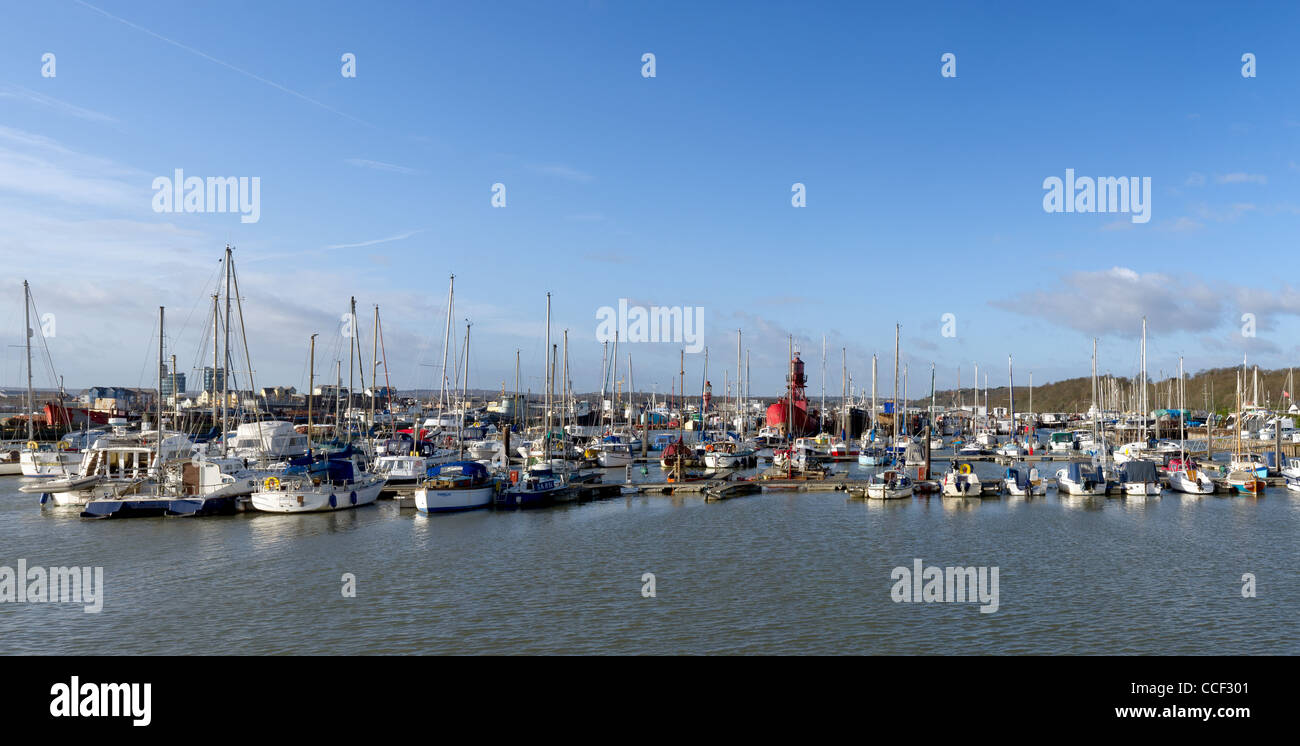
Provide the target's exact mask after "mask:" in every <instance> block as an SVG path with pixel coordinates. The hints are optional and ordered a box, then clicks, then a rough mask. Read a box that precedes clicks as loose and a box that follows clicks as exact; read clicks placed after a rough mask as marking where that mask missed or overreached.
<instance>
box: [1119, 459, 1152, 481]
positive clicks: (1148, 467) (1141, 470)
mask: <svg viewBox="0 0 1300 746" xmlns="http://www.w3.org/2000/svg"><path fill="white" fill-rule="evenodd" d="M1120 470H1121V472H1122V474H1123V479H1124V481H1125V482H1130V483H1134V484H1136V483H1139V482H1159V481H1160V477H1159V475H1158V474H1156V465H1155V464H1153V463H1151V462H1150V461H1144V460H1142V459H1135V460H1133V461H1128V462H1125V463H1124V464H1122V465H1121V466H1120Z"/></svg>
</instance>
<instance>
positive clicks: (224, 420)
mask: <svg viewBox="0 0 1300 746" xmlns="http://www.w3.org/2000/svg"><path fill="white" fill-rule="evenodd" d="M225 270H226V318H225V321H224V326H223V328H222V331H223V337H224V339H223V341H222V345H221V455H222V456H223V457H224V456H226V455H227V453H228V451H229V448H230V439H229V438H227V437H226V432H227V431H228V430H229V429H230V425H229V410H230V244H226V266H225Z"/></svg>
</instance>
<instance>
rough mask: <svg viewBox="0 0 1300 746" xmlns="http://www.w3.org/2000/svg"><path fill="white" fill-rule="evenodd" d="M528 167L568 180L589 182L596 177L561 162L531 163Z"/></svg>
mask: <svg viewBox="0 0 1300 746" xmlns="http://www.w3.org/2000/svg"><path fill="white" fill-rule="evenodd" d="M528 169H529V170H531V171H536V172H537V173H540V174H547V175H550V176H558V177H560V178H561V179H567V180H569V181H579V182H589V181H595V179H596V177H595V176H592V175H591V174H589V173H587V172H586V171H581V170H579V169H576V168H573V167H572V166H567V165H565V164H563V163H532V164H529V165H528Z"/></svg>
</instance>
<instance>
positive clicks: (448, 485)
mask: <svg viewBox="0 0 1300 746" xmlns="http://www.w3.org/2000/svg"><path fill="white" fill-rule="evenodd" d="M496 490H497V481H496V480H495V479H493V478H492V476H491V475H490V474H489V473H488V470H487V467H486V466H484V465H483V464H480V463H478V462H477V461H452V462H450V463H446V464H439V465H437V466H435V467H433V468H432V469H430V470H429V477H428V479H426V480H425V481H424V482H423V483H421V485H420V486H419V487H418V488H417V489H416V490H415V509H416V510H418V511H420V512H421V513H446V512H451V511H457V510H473V509H475V508H486V507H488V506H489V505H491V504H492V497H493V495H494V494H495V493H496Z"/></svg>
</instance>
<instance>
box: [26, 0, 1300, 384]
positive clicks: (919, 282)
mask: <svg viewBox="0 0 1300 746" xmlns="http://www.w3.org/2000/svg"><path fill="white" fill-rule="evenodd" d="M1297 15H1300V13H1298V12H1297V10H1296V8H1295V7H1294V6H1288V5H1284V4H1276V5H1259V6H1249V7H1237V6H1228V5H1225V4H1200V3H1177V4H1163V3H1144V4H1141V5H1140V6H1139V7H1132V5H1131V4H1124V3H1115V4H1106V3H1096V4H1090V5H1089V6H1088V8H1087V10H1080V9H1072V10H1068V11H1066V10H1063V9H1060V8H1057V7H1049V6H1042V5H1039V4H1023V5H1018V6H1013V5H1011V4H1005V5H1000V6H993V7H990V6H987V5H984V4H978V5H977V4H971V3H925V4H900V5H888V6H885V5H875V4H870V5H869V4H865V3H818V4H789V3H749V4H745V5H743V6H738V5H732V4H722V3H698V2H696V3H685V2H665V3H654V4H649V5H647V4H636V3H621V2H574V3H566V2H550V3H523V2H501V3H491V4H488V3H382V4H367V3H341V2H322V3H312V4H300V3H258V2H242V3H241V2H233V3H232V2H225V3H185V4H177V3H167V2H130V3H127V2H115V1H113V0H98V1H97V2H94V3H92V4H89V5H88V4H86V3H80V2H75V1H73V0H53V1H51V2H47V3H24V4H13V5H11V6H10V7H8V8H7V9H6V22H5V24H4V25H3V26H0V195H3V199H2V200H0V224H3V225H5V227H6V229H5V230H4V231H0V257H3V258H4V259H5V266H6V267H8V268H10V271H8V272H6V273H5V277H4V279H3V280H0V282H3V285H4V289H5V297H8V298H10V302H9V303H7V304H6V309H5V310H4V311H0V324H3V325H4V326H3V327H2V329H3V331H2V332H0V334H3V335H4V337H5V338H6V348H5V349H6V352H5V353H4V354H5V358H4V371H3V375H2V376H0V382H3V383H4V385H6V386H13V385H15V384H18V383H19V382H20V379H21V375H20V372H21V364H20V362H19V354H18V351H17V350H16V349H15V348H13V347H11V346H10V345H15V344H20V343H21V326H22V322H21V311H22V303H21V300H20V297H21V291H20V286H21V279H22V277H26V278H28V279H29V280H30V281H31V282H32V287H33V291H34V293H35V295H36V299H37V302H38V304H39V305H40V310H41V311H42V312H49V313H54V314H55V317H56V320H57V333H56V335H55V337H54V338H53V339H51V340H49V346H50V351H51V354H52V356H53V358H54V362H55V366H56V368H57V370H58V371H59V373H61V374H63V375H64V376H65V379H66V382H67V384H68V386H69V387H81V386H88V385H92V384H108V383H115V384H123V385H149V384H150V383H151V381H150V380H149V376H150V375H151V374H150V373H149V371H150V370H151V369H152V355H154V354H155V353H154V352H153V350H154V349H155V348H154V345H153V343H151V342H150V341H149V340H150V336H151V335H152V334H153V329H154V327H155V318H156V312H157V306H159V305H164V306H167V307H168V314H169V323H168V335H167V336H168V339H167V342H168V348H169V353H171V352H174V353H175V354H176V355H177V357H178V360H179V361H180V366H181V368H182V370H186V369H193V368H194V367H196V366H201V365H202V364H204V362H205V361H204V359H203V357H202V355H203V350H204V349H205V347H206V345H205V340H204V338H203V321H204V318H205V316H204V304H205V303H206V302H207V293H209V292H210V290H211V283H212V282H213V281H214V279H215V277H214V272H215V271H216V268H217V264H216V262H217V260H218V258H219V257H220V255H221V251H222V249H223V247H224V245H225V244H226V243H227V242H228V243H231V244H233V245H234V246H235V247H236V263H237V266H238V267H239V269H240V276H241V288H242V290H243V295H244V297H245V303H246V305H245V311H246V314H247V318H248V320H249V323H250V325H251V329H250V335H249V342H250V345H251V347H252V357H253V361H254V367H255V368H256V371H257V382H258V383H259V384H265V385H271V384H282V385H297V386H299V388H302V387H303V386H304V385H305V383H306V375H305V358H306V345H307V336H308V335H309V334H311V333H312V332H320V333H321V334H322V338H321V339H322V341H323V342H322V349H321V354H320V355H319V356H318V360H317V362H318V375H332V371H333V364H332V363H331V362H329V360H330V359H331V356H335V357H336V356H337V355H338V348H339V347H340V345H339V344H338V341H337V340H338V336H337V328H338V319H339V315H340V314H342V313H343V312H344V311H345V310H346V306H347V302H348V297H349V296H351V295H355V296H356V297H357V301H358V307H359V309H360V315H361V316H362V317H363V318H362V333H363V336H364V338H365V340H366V341H365V344H364V345H363V346H364V347H365V349H366V350H367V351H368V350H369V344H370V343H369V335H370V326H371V325H370V321H369V315H370V313H371V311H370V309H371V307H372V306H373V305H374V304H376V303H377V304H379V305H380V306H381V311H382V314H383V316H384V319H385V336H386V347H387V352H388V359H389V366H390V367H389V370H390V375H391V380H392V383H393V384H394V385H395V386H397V387H399V388H412V387H430V386H433V385H435V382H436V372H435V369H434V368H433V367H430V365H431V364H434V365H436V364H437V363H438V362H439V361H440V354H441V353H440V350H441V344H442V336H443V325H444V323H445V308H444V306H445V296H446V286H447V276H448V275H449V274H450V273H452V272H454V273H455V274H456V276H457V280H456V285H457V296H456V297H457V307H456V324H457V326H458V327H459V331H458V334H461V333H463V324H464V319H466V318H468V319H470V320H471V321H472V322H473V324H474V327H473V329H474V332H473V343H472V352H473V354H472V355H471V363H470V368H471V376H472V379H471V384H472V385H473V386H477V387H482V388H499V387H500V385H501V383H502V382H503V381H507V382H510V384H511V385H513V379H514V353H515V350H516V349H519V350H521V357H522V360H523V366H524V376H525V386H526V387H528V388H532V389H533V390H537V388H538V387H539V386H540V383H541V381H540V377H541V372H542V368H543V360H544V350H543V348H544V343H543V341H542V334H543V329H544V318H545V316H544V314H545V294H546V292H547V291H550V292H551V293H552V294H553V302H554V309H553V316H554V324H553V330H554V334H555V335H556V338H557V340H558V338H559V335H560V333H561V330H563V329H565V328H568V329H569V330H570V358H571V361H572V363H571V365H572V368H573V370H574V374H573V376H572V378H573V380H574V385H575V386H576V387H577V388H579V389H582V390H585V389H592V388H596V387H597V386H598V385H599V371H600V360H601V350H600V346H599V344H598V343H597V342H596V340H595V328H596V316H595V315H596V311H597V309H598V308H599V307H600V306H604V305H609V306H613V305H616V304H617V302H618V299H620V298H627V299H629V300H630V302H632V303H634V304H642V305H647V306H649V305H660V306H699V307H703V308H704V309H705V314H706V317H705V318H706V321H705V324H706V325H705V329H704V331H705V342H706V344H707V345H708V346H709V348H710V369H709V378H710V379H711V380H712V381H713V383H714V388H715V392H720V389H721V382H722V380H723V376H724V371H729V373H727V375H729V377H731V378H732V379H733V380H734V368H735V345H736V342H735V330H736V329H737V328H741V329H743V330H744V334H745V346H746V348H748V349H749V350H751V355H752V362H751V366H752V372H753V390H754V391H755V393H760V392H761V393H764V394H767V393H772V392H775V391H776V390H777V389H778V387H779V386H780V382H781V379H782V377H783V375H784V363H783V358H784V356H785V350H786V335H787V334H794V335H795V338H796V345H797V346H798V347H800V348H801V349H802V350H803V352H804V358H805V360H807V361H808V362H809V363H810V370H811V371H812V374H813V380H814V383H813V386H812V389H811V393H813V394H814V395H815V394H816V393H817V392H818V391H819V388H820V374H819V373H818V372H817V368H818V365H819V360H820V350H821V340H822V337H823V335H826V337H827V339H828V342H827V344H828V346H829V347H830V348H831V351H832V352H831V353H830V354H829V358H830V361H829V363H828V367H829V368H830V371H831V372H830V373H828V380H829V383H828V388H829V389H830V390H831V391H833V392H838V391H839V357H840V354H839V349H840V348H841V347H847V348H848V358H849V367H850V369H851V371H852V372H853V374H854V377H855V383H856V384H857V385H859V386H862V385H869V384H868V382H867V379H868V376H869V372H870V355H871V353H872V351H878V352H879V353H880V354H881V361H882V365H883V366H888V365H890V364H891V362H890V356H891V355H892V349H893V326H894V323H895V322H898V323H901V324H902V325H903V347H904V359H905V362H906V363H908V364H909V365H910V366H911V368H912V378H911V380H912V386H911V390H912V392H913V393H915V392H917V391H920V390H921V389H922V388H926V387H928V381H924V383H923V382H922V381H923V379H924V378H926V377H928V374H927V371H928V368H929V364H930V363H931V362H934V363H936V364H937V366H938V371H939V376H938V378H939V386H940V387H941V388H942V387H945V386H948V385H951V384H952V383H953V382H954V381H955V371H956V368H957V366H963V367H964V372H963V379H962V380H963V384H967V385H968V384H969V383H970V376H969V374H970V371H971V366H972V363H974V362H979V363H980V364H981V369H982V371H987V372H988V373H989V383H990V384H992V385H998V384H1001V383H1005V380H1006V373H1005V368H1006V356H1007V355H1008V354H1013V355H1014V356H1015V358H1016V367H1017V381H1018V382H1023V381H1026V380H1027V377H1028V372H1029V371H1030V370H1032V371H1034V376H1035V382H1036V383H1041V382H1045V381H1048V380H1054V379H1058V378H1062V377H1069V376H1073V375H1082V374H1086V372H1087V370H1088V365H1089V356H1090V352H1091V342H1090V340H1091V337H1092V336H1094V335H1096V336H1100V337H1101V345H1100V356H1101V361H1100V367H1101V369H1102V370H1103V371H1106V370H1109V371H1111V372H1114V373H1116V374H1121V375H1129V374H1132V373H1133V372H1135V370H1136V366H1137V357H1138V355H1137V341H1136V336H1137V334H1138V332H1139V330H1140V324H1141V321H1140V319H1141V316H1142V315H1143V314H1146V315H1147V316H1148V317H1149V318H1150V323H1151V329H1150V348H1149V357H1150V363H1149V368H1150V370H1151V372H1152V374H1153V375H1154V374H1155V373H1156V372H1157V371H1158V370H1162V369H1163V370H1164V371H1166V372H1169V371H1171V370H1173V369H1174V368H1175V367H1176V365H1177V356H1178V355H1180V354H1181V355H1184V356H1185V357H1186V358H1187V365H1188V367H1189V368H1190V369H1192V370H1195V369H1199V368H1204V367H1211V366H1219V365H1231V364H1233V363H1237V362H1240V359H1241V355H1242V354H1243V353H1246V354H1249V355H1250V358H1251V360H1252V361H1256V362H1259V363H1260V364H1261V365H1267V366H1270V367H1271V366H1285V365H1289V364H1291V363H1292V362H1293V361H1294V360H1295V359H1296V358H1297V355H1296V352H1297V345H1296V343H1295V341H1294V340H1295V332H1296V331H1297V328H1298V327H1300V323H1298V321H1300V294H1298V293H1297V292H1296V291H1295V290H1294V288H1293V286H1292V282H1293V281H1292V279H1291V275H1292V273H1293V271H1294V267H1295V263H1294V258H1293V257H1294V256H1295V252H1294V249H1293V246H1292V242H1293V238H1292V237H1293V236H1294V235H1295V228H1296V226H1297V220H1298V218H1300V154H1298V153H1297V148H1296V141H1297V136H1300V103H1297V101H1298V100H1300V99H1297V97H1296V96H1295V95H1294V91H1295V90H1297V87H1300V56H1297V54H1296V53H1295V51H1294V45H1293V44H1291V43H1289V42H1291V41H1292V39H1291V37H1292V34H1291V30H1292V29H1294V27H1295V25H1296V21H1297V20H1298V19H1297ZM46 52H52V53H54V54H55V55H56V65H57V68H56V70H57V72H56V76H55V77H53V78H47V77H42V75H41V67H42V64H41V59H42V55H43V54H44V53H46ZM345 52H351V53H353V54H355V55H356V58H357V75H356V77H355V78H344V77H343V76H342V75H341V74H340V68H341V67H342V63H341V61H340V57H341V55H342V54H343V53H345ZM646 52H651V53H653V54H654V55H655V56H656V68H657V69H656V77H654V78H649V79H647V78H643V77H642V75H641V67H642V63H641V56H642V54H644V53H646ZM946 52H951V53H953V54H955V55H956V56H957V77H956V78H944V77H941V75H940V67H941V63H940V58H941V55H943V54H944V53H946ZM1247 52H1249V53H1252V54H1254V55H1255V56H1256V60H1257V77H1254V78H1244V77H1243V76H1242V74H1241V71H1242V64H1243V63H1242V62H1241V57H1242V55H1243V54H1245V53H1247ZM177 168H182V169H184V171H185V173H186V174H187V175H198V176H250V177H251V176H257V177H259V178H260V180H261V217H260V220H259V221H258V222H256V223H252V224H242V223H241V222H240V220H239V217H238V215H234V214H184V213H162V214H159V213H155V212H154V211H153V210H152V209H151V198H152V196H153V193H152V190H151V183H152V181H153V179H154V178H155V177H157V176H171V175H172V173H173V171H174V170H175V169H177ZM1067 168H1072V169H1074V170H1075V171H1076V172H1077V173H1078V174H1079V175H1088V176H1094V177H1096V176H1139V177H1150V178H1151V180H1152V191H1153V194H1152V197H1151V199H1152V210H1151V220H1150V222H1149V223H1146V224H1133V223H1131V222H1130V221H1129V220H1128V216H1127V215H1116V214H1048V213H1045V212H1044V211H1043V208H1042V198H1043V194H1044V190H1043V187H1042V183H1043V180H1044V179H1045V178H1047V177H1049V176H1058V177H1063V176H1064V173H1065V170H1066V169H1067ZM498 182H500V183H503V184H505V185H506V189H507V206H506V207H505V208H493V207H492V206H491V203H490V200H491V187H492V184H494V183H498ZM795 182H800V183H803V184H805V185H806V188H807V207H804V208H794V207H792V206H791V204H790V197H791V185H792V184H793V183H795ZM1245 312H1249V313H1254V314H1256V317H1257V326H1258V333H1257V336H1255V337H1253V338H1252V337H1243V336H1242V334H1241V326H1242V324H1241V321H1240V317H1241V314H1242V313H1245ZM944 313H952V314H954V315H955V316H956V319H957V335H956V337H953V338H948V337H944V336H942V335H941V317H942V315H943V314H944ZM325 340H332V341H328V342H327V341H325ZM679 347H680V346H679V345H674V344H648V343H645V344H635V345H624V346H623V348H622V349H621V350H620V358H622V360H621V362H620V364H621V365H626V357H625V353H627V352H629V351H630V352H631V354H632V357H633V365H634V368H635V378H636V383H637V384H638V388H650V387H651V386H652V385H657V386H656V387H657V388H658V390H660V391H665V390H667V389H668V388H669V386H670V382H671V381H672V380H673V379H674V378H675V376H676V371H677V355H678V349H679ZM343 349H346V348H343ZM692 358H693V359H688V363H687V367H688V376H687V379H688V390H698V385H699V384H698V381H699V375H700V372H701V367H702V362H703V361H702V359H700V358H698V357H695V356H692ZM38 373H39V371H38ZM41 378H42V376H40V375H38V384H39V383H41V381H40V379H41ZM45 378H48V376H45ZM882 385H883V384H882Z"/></svg>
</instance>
